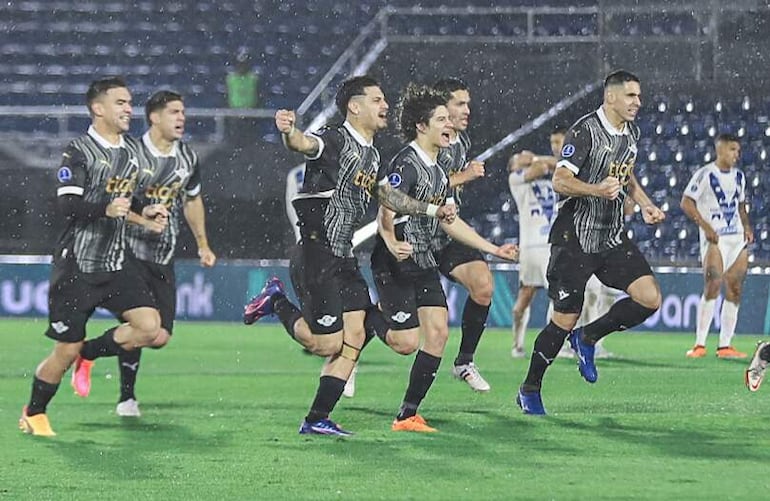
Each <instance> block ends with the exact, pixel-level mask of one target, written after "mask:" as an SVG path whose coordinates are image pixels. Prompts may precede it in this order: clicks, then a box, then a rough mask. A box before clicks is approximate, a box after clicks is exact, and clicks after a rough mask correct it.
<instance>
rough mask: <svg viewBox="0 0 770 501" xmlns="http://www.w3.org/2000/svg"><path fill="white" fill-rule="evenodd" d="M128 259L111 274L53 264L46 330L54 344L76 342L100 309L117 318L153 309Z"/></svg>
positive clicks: (71, 264) (151, 299)
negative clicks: (95, 312)
mask: <svg viewBox="0 0 770 501" xmlns="http://www.w3.org/2000/svg"><path fill="white" fill-rule="evenodd" d="M139 273H140V272H139V270H138V269H137V266H136V264H135V263H134V261H133V260H132V259H126V261H125V263H124V266H123V269H122V270H120V271H114V272H98V273H83V272H81V271H80V270H79V269H78V266H77V264H76V263H75V260H74V259H65V260H62V261H60V262H56V263H54V266H53V268H52V270H51V279H50V285H49V289H48V329H47V330H46V332H45V335H46V336H48V337H50V338H51V339H55V340H56V341H61V342H64V343H76V342H78V341H82V340H83V339H85V337H86V322H88V319H89V318H91V315H93V313H94V310H95V309H96V308H97V307H98V306H101V307H102V308H106V309H107V310H109V311H110V312H111V313H112V314H113V315H115V316H117V317H120V316H122V314H123V312H126V311H128V310H132V309H134V308H140V307H150V308H155V307H156V306H155V299H154V297H153V295H152V293H151V292H150V290H149V288H148V287H147V285H146V284H145V282H144V280H142V279H141V278H140V276H139Z"/></svg>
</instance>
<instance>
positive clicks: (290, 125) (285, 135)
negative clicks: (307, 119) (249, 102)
mask: <svg viewBox="0 0 770 501" xmlns="http://www.w3.org/2000/svg"><path fill="white" fill-rule="evenodd" d="M296 120H297V117H296V115H295V114H294V112H293V111H291V110H278V111H276V112H275V127H276V128H277V129H278V131H279V132H280V133H281V139H282V140H283V144H284V145H286V147H287V148H289V149H290V150H292V151H296V152H298V153H302V154H303V155H306V156H309V157H313V156H316V155H317V154H318V151H319V150H320V147H321V145H320V144H319V142H318V139H317V138H315V137H313V136H308V135H306V134H303V133H302V131H300V130H298V129H297V128H295V127H294V123H295V122H296Z"/></svg>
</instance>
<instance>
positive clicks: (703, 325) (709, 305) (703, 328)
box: [695, 296, 717, 346]
mask: <svg viewBox="0 0 770 501" xmlns="http://www.w3.org/2000/svg"><path fill="white" fill-rule="evenodd" d="M716 302H717V300H716V299H706V296H701V297H700V303H699V304H698V323H697V325H696V326H695V344H696V345H700V346H706V338H707V337H708V335H709V327H711V319H712V318H713V317H714V307H715V306H716Z"/></svg>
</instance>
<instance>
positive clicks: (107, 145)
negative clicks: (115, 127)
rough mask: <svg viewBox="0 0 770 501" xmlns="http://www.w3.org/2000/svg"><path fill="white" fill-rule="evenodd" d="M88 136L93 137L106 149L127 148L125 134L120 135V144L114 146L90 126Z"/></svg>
mask: <svg viewBox="0 0 770 501" xmlns="http://www.w3.org/2000/svg"><path fill="white" fill-rule="evenodd" d="M88 135H89V136H91V137H92V138H93V139H94V141H96V142H97V143H99V144H100V145H102V146H103V147H105V148H125V147H126V141H125V139H123V134H121V135H120V140H119V141H118V144H112V143H111V142H109V141H107V140H106V139H105V138H104V136H102V135H101V134H99V133H98V132H96V129H95V128H94V126H93V125H89V126H88Z"/></svg>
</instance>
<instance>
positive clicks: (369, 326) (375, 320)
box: [361, 304, 390, 350]
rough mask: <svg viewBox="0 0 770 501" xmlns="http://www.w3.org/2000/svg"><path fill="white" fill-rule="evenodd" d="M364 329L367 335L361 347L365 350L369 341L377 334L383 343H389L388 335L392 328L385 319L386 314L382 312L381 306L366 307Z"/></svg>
mask: <svg viewBox="0 0 770 501" xmlns="http://www.w3.org/2000/svg"><path fill="white" fill-rule="evenodd" d="M364 330H365V332H366V337H365V338H364V345H363V346H362V347H361V349H362V350H363V349H364V348H365V347H366V345H367V344H369V341H371V340H372V339H374V336H377V337H378V338H380V340H382V342H383V343H385V344H388V340H387V336H388V331H389V330H390V324H388V321H387V320H385V315H383V314H382V312H381V311H380V309H379V308H377V306H375V305H373V304H372V305H370V306H369V307H368V308H367V309H366V317H364Z"/></svg>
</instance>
